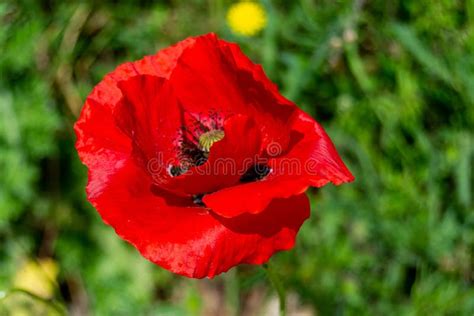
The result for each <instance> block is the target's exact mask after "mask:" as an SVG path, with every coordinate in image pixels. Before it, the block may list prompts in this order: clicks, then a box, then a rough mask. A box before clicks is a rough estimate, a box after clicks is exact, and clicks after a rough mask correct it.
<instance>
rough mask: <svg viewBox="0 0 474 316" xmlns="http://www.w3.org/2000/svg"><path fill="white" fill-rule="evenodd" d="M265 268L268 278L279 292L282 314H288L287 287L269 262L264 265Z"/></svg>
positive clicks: (282, 315)
mask: <svg viewBox="0 0 474 316" xmlns="http://www.w3.org/2000/svg"><path fill="white" fill-rule="evenodd" d="M263 269H264V270H265V272H266V274H267V278H268V279H269V280H270V283H271V284H272V285H273V287H274V288H275V290H276V291H277V294H278V299H279V301H280V316H285V315H286V294H285V288H284V287H283V283H282V282H281V280H280V278H279V277H278V274H277V273H276V272H275V271H274V269H273V268H272V267H271V266H270V265H269V264H268V263H266V264H264V265H263Z"/></svg>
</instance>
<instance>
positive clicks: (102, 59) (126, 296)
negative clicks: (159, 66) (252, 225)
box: [0, 0, 474, 315]
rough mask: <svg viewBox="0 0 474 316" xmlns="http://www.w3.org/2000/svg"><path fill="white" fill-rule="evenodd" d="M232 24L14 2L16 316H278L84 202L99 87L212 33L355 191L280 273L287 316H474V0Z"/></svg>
mask: <svg viewBox="0 0 474 316" xmlns="http://www.w3.org/2000/svg"><path fill="white" fill-rule="evenodd" d="M235 5H236V4H235V2H232V1H227V0H216V1H212V0H209V1H205V0H195V1H185V0H181V1H178V0H175V1H132V0H129V1H94V2H86V1H81V2H74V1H53V0H49V1H46V0H45V1H33V0H30V1H11V0H6V1H5V0H4V1H1V3H0V315H57V314H64V313H66V309H67V311H68V313H70V314H73V315H273V314H275V313H276V312H277V305H278V304H277V300H276V294H275V291H274V290H273V289H272V287H271V286H270V284H269V282H268V281H267V280H266V278H265V274H264V272H263V270H262V269H261V268H260V267H258V266H241V267H239V268H234V269H232V270H231V271H230V272H229V273H226V274H224V275H221V276H219V277H216V278H215V279H213V280H191V279H186V278H183V277H179V276H176V275H173V274H172V273H170V272H167V271H165V270H163V269H161V268H160V267H158V266H155V265H153V264H151V263H149V262H148V261H146V260H145V259H144V258H142V257H141V256H140V255H139V254H138V252H137V251H136V250H135V249H134V248H132V247H131V246H129V245H128V244H127V243H126V242H124V241H122V240H121V239H119V238H118V237H117V236H116V235H115V233H114V232H113V230H112V229H111V228H110V227H108V226H106V225H105V224H104V223H103V222H102V220H101V219H100V217H99V215H98V213H96V211H95V210H94V209H93V208H92V207H91V205H89V204H88V202H87V201H86V198H85V192H84V188H85V184H86V177H87V174H86V172H87V170H86V168H85V167H84V166H83V165H81V163H80V162H79V159H78V157H77V155H76V152H75V149H74V142H75V136H74V134H73V129H72V126H73V123H74V122H75V120H76V118H77V115H78V113H79V111H80V109H81V107H82V104H83V101H84V100H85V97H86V96H87V94H88V93H89V92H90V91H91V89H92V87H93V86H94V85H95V84H97V83H98V82H99V81H100V80H101V79H102V77H103V76H104V75H105V74H106V73H108V72H110V71H112V70H113V69H114V68H115V67H116V66H117V65H119V64H120V63H122V62H125V61H131V60H136V59H140V58H142V57H143V56H144V55H149V54H154V53H155V52H156V51H157V50H159V49H161V48H164V47H166V46H168V45H170V44H173V43H175V42H177V41H179V40H182V39H184V38H186V37H188V36H190V35H198V34H203V33H207V32H216V33H217V34H218V35H219V36H221V37H222V38H224V39H226V40H229V41H234V42H237V43H239V44H240V45H241V47H242V49H243V50H244V52H245V53H246V54H247V55H248V56H249V57H250V58H251V59H252V60H253V61H254V62H257V63H260V64H262V65H263V67H264V69H265V72H266V73H267V75H268V76H269V77H270V78H271V79H272V80H273V81H274V82H276V83H277V84H278V86H279V87H280V89H281V91H282V93H283V94H284V95H285V96H286V97H288V98H290V99H291V100H293V101H295V102H296V103H297V104H298V105H299V106H301V107H302V108H303V109H304V110H306V111H307V112H309V113H311V114H312V115H314V117H315V118H316V119H317V120H318V121H319V122H321V124H322V125H323V126H324V127H325V128H326V129H327V131H328V133H329V135H330V136H331V138H332V139H333V141H334V143H335V144H336V147H337V148H338V150H339V151H340V153H341V155H342V157H343V159H344V161H345V162H346V163H347V164H348V166H349V168H350V169H351V171H352V172H353V174H354V175H355V176H356V181H355V182H354V183H352V184H348V185H343V186H341V187H337V188H336V187H333V186H327V187H324V188H322V189H319V190H310V191H309V192H308V194H309V195H310V198H311V201H312V215H311V218H310V219H309V220H308V221H307V222H306V223H305V224H304V225H303V227H302V228H301V231H300V234H299V235H298V239H297V244H296V247H295V248H294V249H293V250H291V251H288V252H284V253H279V254H277V255H275V256H274V257H273V258H272V261H273V265H274V266H275V267H276V269H277V271H278V274H279V275H280V276H281V278H282V282H283V283H284V285H285V288H286V289H287V292H288V312H289V314H290V315H356V314H357V315H361V314H362V315H366V314H367V315H474V287H473V284H474V212H473V184H474V180H473V170H472V162H473V159H474V140H473V134H474V1H473V0H437V1H433V0H417V1H409V0H405V1H403V0H392V1H383V0H380V1H377V0H372V1H364V0H354V1H349V0H338V1H336V0H299V1H284V0H279V1H262V2H261V3H260V6H261V7H259V10H257V11H255V10H254V11H251V10H250V11H248V12H246V11H245V10H243V11H235V10H236V8H235ZM257 7H258V5H257ZM230 8H234V11H233V12H234V13H232V14H231V13H230V12H231V11H229V9H230ZM252 19H253V20H252ZM255 21H257V22H255ZM252 23H253V24H252ZM247 24H248V25H247ZM260 29H261V30H260Z"/></svg>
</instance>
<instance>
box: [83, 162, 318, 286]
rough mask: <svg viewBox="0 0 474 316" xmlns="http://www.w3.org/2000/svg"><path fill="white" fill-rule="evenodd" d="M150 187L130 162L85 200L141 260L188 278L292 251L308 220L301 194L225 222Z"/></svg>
mask: <svg viewBox="0 0 474 316" xmlns="http://www.w3.org/2000/svg"><path fill="white" fill-rule="evenodd" d="M95 181H96V180H95V179H93V182H92V183H91V184H90V185H94V183H95ZM97 181H100V180H97ZM150 186H151V183H150V182H149V181H148V177H147V175H146V174H145V173H144V172H143V171H142V170H141V169H140V168H137V167H135V165H134V164H133V163H131V162H129V163H126V164H125V165H123V167H122V168H121V169H120V171H119V172H117V173H115V175H114V176H113V177H111V178H109V179H108V181H107V185H105V186H104V185H103V186H102V188H103V190H102V191H101V192H100V193H98V194H95V195H94V196H93V197H89V199H90V201H91V203H92V204H93V205H94V206H95V207H96V208H97V210H98V211H99V213H100V214H101V216H102V218H103V219H104V221H105V222H106V223H108V224H110V225H111V226H112V227H114V228H115V230H116V232H117V234H119V235H120V236H121V237H122V238H123V239H125V240H127V241H129V242H130V243H132V244H133V245H134V246H135V247H136V248H137V249H138V250H139V251H140V252H141V253H142V255H143V256H144V257H146V258H147V259H149V260H151V261H152V262H154V263H156V264H158V265H160V266H162V267H164V268H166V269H168V270H170V271H172V272H175V273H178V274H181V275H185V276H188V277H194V278H202V277H213V276H215V275H217V274H219V273H222V272H225V271H227V270H228V269H230V268H231V267H233V266H235V265H238V264H240V263H250V264H262V263H264V262H266V261H267V260H268V259H269V258H270V256H271V255H272V254H273V253H275V252H276V251H280V250H286V249H290V248H292V247H293V245H294V240H295V236H296V234H297V232H298V230H299V228H300V226H301V224H302V223H303V222H304V220H305V219H306V218H308V216H309V203H308V199H307V197H306V195H304V194H302V195H299V196H295V197H292V198H291V199H279V200H275V201H273V202H271V203H270V204H269V206H268V207H267V209H266V210H265V211H263V212H261V213H260V214H258V215H242V216H239V217H235V218H232V219H225V218H222V217H219V216H218V215H216V214H214V213H213V212H212V211H210V210H207V209H205V208H200V207H193V206H192V204H191V203H190V202H188V201H190V199H189V200H186V199H182V198H177V197H173V196H171V195H169V194H167V193H165V192H164V191H158V192H155V194H153V193H152V190H150Z"/></svg>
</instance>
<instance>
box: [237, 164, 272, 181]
mask: <svg viewBox="0 0 474 316" xmlns="http://www.w3.org/2000/svg"><path fill="white" fill-rule="evenodd" d="M270 171H271V169H270V167H269V166H267V165H265V164H254V165H253V166H251V167H250V168H248V169H247V171H246V172H245V173H244V174H243V175H242V176H241V177H240V182H242V183H248V182H254V181H258V180H262V179H263V178H265V177H266V176H267V175H268V174H269V173H270Z"/></svg>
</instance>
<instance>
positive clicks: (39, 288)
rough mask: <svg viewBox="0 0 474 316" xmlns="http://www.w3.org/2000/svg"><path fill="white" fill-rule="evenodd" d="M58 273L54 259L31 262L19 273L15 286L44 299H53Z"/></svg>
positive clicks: (22, 267)
mask: <svg viewBox="0 0 474 316" xmlns="http://www.w3.org/2000/svg"><path fill="white" fill-rule="evenodd" d="M58 272H59V271H58V265H57V264H56V262H55V261H54V260H53V259H50V258H47V259H39V260H38V261H34V260H29V261H27V262H25V264H23V266H21V267H20V269H19V270H18V271H17V273H16V275H15V278H14V281H13V285H14V287H15V288H18V289H22V290H26V291H28V292H30V293H32V294H36V295H38V296H40V297H42V298H45V299H48V298H52V297H53V294H54V286H55V283H56V277H57V275H58Z"/></svg>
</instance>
